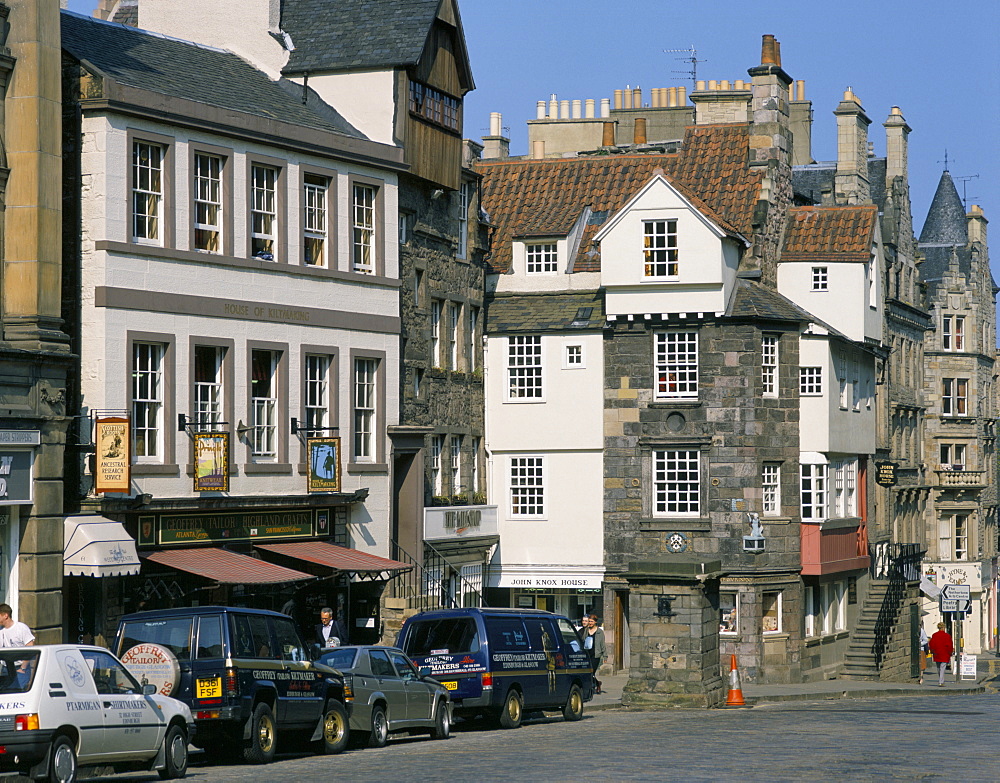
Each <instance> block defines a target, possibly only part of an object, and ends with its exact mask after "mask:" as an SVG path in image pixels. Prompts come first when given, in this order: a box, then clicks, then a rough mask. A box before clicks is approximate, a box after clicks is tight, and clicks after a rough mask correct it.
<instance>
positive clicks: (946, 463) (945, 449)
mask: <svg viewBox="0 0 1000 783" xmlns="http://www.w3.org/2000/svg"><path fill="white" fill-rule="evenodd" d="M941 469H942V470H965V444H964V443H942V444H941Z"/></svg>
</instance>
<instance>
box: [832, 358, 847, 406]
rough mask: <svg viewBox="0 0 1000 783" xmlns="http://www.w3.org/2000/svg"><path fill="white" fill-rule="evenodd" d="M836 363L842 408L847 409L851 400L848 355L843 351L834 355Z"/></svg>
mask: <svg viewBox="0 0 1000 783" xmlns="http://www.w3.org/2000/svg"><path fill="white" fill-rule="evenodd" d="M834 364H835V366H836V368H837V387H838V389H839V392H840V393H839V400H840V409H841V410H845V411H846V410H847V405H848V402H849V397H848V393H847V357H846V356H845V355H844V354H842V353H838V354H837V355H836V356H835V357H834Z"/></svg>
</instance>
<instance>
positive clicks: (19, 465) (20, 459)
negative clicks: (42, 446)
mask: <svg viewBox="0 0 1000 783" xmlns="http://www.w3.org/2000/svg"><path fill="white" fill-rule="evenodd" d="M34 453H35V452H34V451H33V450H31V449H24V450H20V451H19V450H13V449H5V448H2V447H0V506H10V505H13V504H14V503H30V502H31V484H32V482H31V461H32V457H33V456H34Z"/></svg>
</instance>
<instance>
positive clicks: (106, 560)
mask: <svg viewBox="0 0 1000 783" xmlns="http://www.w3.org/2000/svg"><path fill="white" fill-rule="evenodd" d="M63 537H64V538H63V540H64V542H65V547H64V549H63V576H123V575H125V574H138V573H139V555H138V554H136V551H135V541H133V540H132V538H131V537H130V536H129V534H128V533H126V532H125V528H124V527H122V524H121V522H114V521H112V520H110V519H108V518H107V517H102V516H99V515H97V514H77V515H75V516H69V517H66V521H65V523H64V526H63Z"/></svg>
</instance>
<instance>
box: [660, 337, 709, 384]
mask: <svg viewBox="0 0 1000 783" xmlns="http://www.w3.org/2000/svg"><path fill="white" fill-rule="evenodd" d="M653 361H654V368H655V371H656V394H655V396H656V397H657V398H659V399H672V398H678V397H682V398H694V397H697V396H698V333H697V332H658V333H657V334H656V335H655V336H654V357H653Z"/></svg>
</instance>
